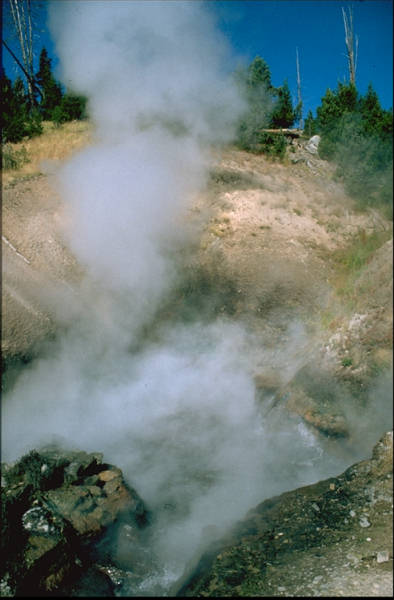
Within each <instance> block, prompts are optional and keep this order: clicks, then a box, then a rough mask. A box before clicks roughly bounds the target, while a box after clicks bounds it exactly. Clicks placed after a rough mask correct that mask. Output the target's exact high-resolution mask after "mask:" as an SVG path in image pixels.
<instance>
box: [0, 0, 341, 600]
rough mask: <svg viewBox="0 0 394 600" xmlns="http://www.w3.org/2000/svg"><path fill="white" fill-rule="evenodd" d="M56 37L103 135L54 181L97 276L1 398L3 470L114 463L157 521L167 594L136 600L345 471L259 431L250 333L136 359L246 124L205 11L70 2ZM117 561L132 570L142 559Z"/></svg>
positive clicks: (306, 445) (175, 337) (303, 446)
mask: <svg viewBox="0 0 394 600" xmlns="http://www.w3.org/2000/svg"><path fill="white" fill-rule="evenodd" d="M50 27H51V31H52V33H53V37H54V39H55V41H56V47H57V52H58V55H59V57H60V63H61V77H62V80H63V82H64V83H65V84H66V85H67V87H69V88H71V89H73V90H74V91H76V92H79V93H83V94H85V95H87V96H88V99H89V113H90V115H91V118H92V120H93V122H94V125H95V132H96V133H95V135H96V141H95V144H94V145H93V146H92V147H90V148H88V149H85V150H83V151H82V152H80V153H79V154H78V155H76V156H75V157H74V158H73V159H71V160H70V161H69V162H68V163H67V164H66V165H65V167H64V168H62V170H61V171H60V172H59V185H60V188H61V191H62V194H63V197H64V199H65V202H66V204H67V210H68V213H69V215H68V217H69V218H68V219H67V221H66V223H67V226H66V225H65V236H66V238H67V239H68V242H69V245H70V247H71V249H72V250H73V251H74V253H75V255H76V256H77V258H78V260H79V262H80V263H81V264H82V265H83V266H84V267H85V269H86V273H87V276H86V281H85V283H84V285H83V286H82V288H81V295H80V305H79V306H78V310H77V311H76V312H74V313H73V316H74V322H73V323H72V324H70V327H69V329H68V331H67V334H65V335H64V336H63V337H62V339H60V340H58V342H57V344H56V345H55V346H54V347H53V348H52V349H51V354H50V355H47V356H44V357H42V358H41V359H40V360H37V361H36V362H35V363H34V364H33V366H32V368H31V369H29V370H26V371H25V372H24V373H23V374H22V375H21V376H20V377H19V379H18V381H17V383H16V385H15V387H14V389H13V390H12V392H11V393H10V394H9V397H8V398H7V399H6V402H5V406H4V415H3V423H4V436H3V443H4V459H5V460H7V459H10V458H11V459H12V458H16V457H18V456H20V454H21V453H23V452H25V451H27V450H28V449H30V448H33V447H36V446H38V445H40V444H42V443H48V442H49V441H51V436H55V437H56V438H58V439H61V440H62V442H63V443H65V444H66V445H72V446H76V447H78V448H82V449H86V450H88V451H102V452H104V454H105V457H106V460H108V461H112V462H115V463H116V464H118V465H119V466H120V467H121V468H122V469H123V471H124V473H125V475H126V476H127V478H128V479H129V481H130V482H131V483H132V484H133V485H134V486H135V487H136V489H137V490H138V492H139V493H140V495H141V496H142V497H143V498H144V500H145V501H146V503H147V504H148V507H150V508H151V510H152V511H153V513H154V514H155V515H156V525H155V527H156V528H155V529H154V533H153V535H152V540H153V541H152V543H153V544H154V552H155V554H156V556H157V557H158V562H159V565H160V566H161V569H162V571H161V577H162V579H161V583H159V584H158V587H157V588H155V587H154V585H153V584H147V586H145V588H144V587H143V585H142V584H141V585H142V587H141V591H142V592H144V590H145V593H150V592H152V590H153V589H156V590H158V591H159V592H160V593H162V592H163V590H164V591H165V590H166V589H168V588H167V587H166V586H168V581H170V580H171V579H175V578H176V577H178V576H179V575H181V573H182V569H183V567H184V565H185V563H186V562H187V561H188V560H189V559H190V558H191V556H192V555H193V552H194V551H195V549H196V548H197V547H198V544H199V543H200V542H204V541H205V542H206V541H207V540H208V539H209V534H208V533H207V531H208V530H207V527H208V526H211V525H215V527H216V530H215V532H216V533H215V534H220V533H221V532H222V531H224V530H225V528H226V527H228V526H229V525H230V524H231V523H232V522H234V520H236V519H237V518H240V517H242V515H243V514H244V513H245V511H246V510H247V509H248V508H250V507H251V506H253V505H254V504H256V503H257V502H259V501H261V500H262V499H263V498H264V497H267V496H270V495H273V494H276V493H279V492H281V491H284V490H285V489H289V488H290V487H294V486H296V485H299V484H302V483H308V482H311V481H314V480H316V479H318V478H319V477H321V476H322V475H328V474H331V473H332V472H333V471H334V472H336V470H337V464H336V465H335V467H334V466H333V464H332V463H330V461H329V460H328V459H327V457H325V458H324V460H322V455H323V453H324V449H323V448H322V447H321V446H320V445H319V444H318V443H317V441H316V440H315V439H314V437H313V436H312V435H311V434H309V433H308V432H307V430H306V429H305V428H302V426H301V424H300V423H298V422H297V423H296V424H294V423H290V422H287V421H286V419H284V418H283V417H282V418H281V419H278V420H275V417H273V418H272V419H271V421H270V422H269V424H267V423H264V422H263V421H262V420H261V418H260V416H259V412H258V409H257V406H256V403H255V397H254V386H253V380H252V373H253V369H254V367H255V365H256V362H257V361H261V360H264V349H263V348H262V347H261V344H260V343H259V342H258V341H257V340H255V339H254V338H253V336H251V335H250V334H247V333H246V332H245V331H244V330H243V328H242V327H241V326H240V325H238V324H235V323H230V322H228V321H227V320H225V319H222V320H218V321H217V322H215V323H213V324H209V325H202V324H201V323H198V320H197V317H196V323H194V324H192V325H189V326H186V325H180V324H173V325H172V326H171V327H164V326H163V327H162V328H161V329H160V331H159V333H158V335H157V337H156V339H155V340H147V339H146V340H143V341H142V342H143V343H141V348H140V350H139V352H136V351H135V350H134V352H131V351H130V348H131V347H133V342H135V340H137V339H138V335H139V333H140V331H141V326H142V325H143V324H144V323H148V322H149V320H150V319H151V318H152V316H153V315H154V314H155V311H156V309H157V307H158V306H159V303H160V300H161V299H162V298H163V295H164V294H165V293H166V292H167V291H168V290H169V289H170V288H171V286H172V285H173V284H174V281H175V280H176V277H177V273H176V268H175V263H174V261H173V260H172V257H173V255H174V253H175V252H177V251H179V249H181V248H182V243H183V241H184V240H183V235H182V231H181V230H182V224H183V218H184V216H185V214H186V213H187V209H188V208H189V207H190V205H191V202H192V201H193V197H194V194H195V193H196V192H198V191H199V189H200V188H201V186H202V185H203V184H204V182H205V177H206V167H207V164H208V160H209V154H208V150H207V148H208V145H209V144H210V143H213V142H218V141H219V142H225V141H226V140H228V139H231V135H232V133H233V126H234V120H235V119H236V117H237V116H238V115H239V114H240V111H242V109H243V105H242V101H241V100H240V99H239V97H238V95H237V93H236V91H235V88H234V87H233V85H232V83H231V80H230V78H229V77H228V76H227V75H226V69H225V61H226V57H227V56H228V52H229V50H228V48H227V46H226V44H225V42H224V40H223V39H222V38H221V37H220V35H219V34H218V32H217V31H216V30H215V27H214V22H213V19H212V16H211V14H210V12H209V11H208V10H207V9H206V7H205V6H204V4H201V3H198V2H153V1H152V2H138V1H133V2H124V1H122V2H115V1H111V2H93V1H89V2H81V1H78V2H72V1H65V2H62V1H59V0H57V1H56V2H54V3H53V4H52V5H51V7H50ZM297 335H298V334H297ZM140 342H141V340H140ZM295 342H296V340H295ZM288 347H289V346H288ZM166 506H172V507H173V512H172V514H171V518H169V516H168V513H167V512H166V510H165V507H166ZM203 532H205V533H203ZM122 551H123V552H125V554H126V562H127V554H128V551H130V555H131V556H132V548H128V547H126V549H124V548H123V550H122ZM130 560H131V558H130ZM149 586H150V587H149ZM127 591H128V590H126V593H127ZM134 593H135V590H134Z"/></svg>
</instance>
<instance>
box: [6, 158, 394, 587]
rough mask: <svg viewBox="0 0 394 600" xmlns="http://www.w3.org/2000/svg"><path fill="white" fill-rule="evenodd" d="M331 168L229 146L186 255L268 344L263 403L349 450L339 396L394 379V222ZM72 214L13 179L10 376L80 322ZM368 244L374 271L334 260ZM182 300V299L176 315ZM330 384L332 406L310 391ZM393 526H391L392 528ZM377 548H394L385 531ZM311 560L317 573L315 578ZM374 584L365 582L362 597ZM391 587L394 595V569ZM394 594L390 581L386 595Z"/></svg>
mask: <svg viewBox="0 0 394 600" xmlns="http://www.w3.org/2000/svg"><path fill="white" fill-rule="evenodd" d="M333 170H334V169H333V167H331V166H330V165H329V164H328V163H326V162H324V161H320V160H318V159H317V158H313V161H309V163H307V162H299V163H297V164H292V163H291V162H290V161H289V160H288V161H287V162H286V164H280V163H274V162H272V161H269V160H267V159H265V158H264V157H262V156H256V155H252V154H248V153H246V152H241V151H238V150H235V149H231V148H229V149H227V150H225V151H224V152H222V153H221V154H220V156H219V155H218V156H216V157H215V158H214V160H213V163H212V169H211V175H210V179H209V183H208V185H207V188H206V189H205V190H204V191H202V192H201V193H200V194H199V196H198V197H197V198H196V201H195V204H194V206H193V208H192V210H191V211H190V213H189V215H188V217H187V218H188V220H189V223H193V222H194V223H196V225H197V226H198V227H199V228H200V229H199V231H200V237H199V243H198V245H197V248H195V249H194V253H192V254H190V253H187V252H186V253H185V265H184V270H185V273H188V272H191V271H192V272H196V270H197V271H198V272H199V277H200V278H201V276H203V280H204V286H205V287H204V289H203V288H201V289H200V290H199V293H200V295H204V293H205V291H204V290H208V291H209V293H212V295H213V296H214V297H215V302H214V303H213V304H212V306H213V309H212V310H213V311H214V312H216V313H222V314H224V315H228V316H230V317H231V318H236V319H238V320H240V321H241V322H242V323H243V324H244V325H245V327H246V328H248V329H250V330H251V331H253V332H254V333H255V334H256V335H257V336H261V337H260V339H261V344H262V345H264V346H265V347H266V348H267V353H266V355H265V357H266V361H265V363H264V364H262V365H257V366H256V367H255V373H254V375H255V382H256V390H257V393H258V397H259V399H260V400H261V402H262V403H263V404H264V403H266V405H267V408H269V409H271V408H272V406H273V405H275V403H276V404H278V403H279V404H280V403H282V404H283V403H285V405H286V407H287V409H288V410H289V411H290V412H293V413H295V414H296V415H298V416H299V417H301V418H303V419H304V421H305V423H306V424H307V425H308V426H311V427H313V428H315V429H316V430H317V431H319V432H320V433H321V434H322V435H328V436H339V437H341V436H342V437H343V438H344V439H350V440H352V436H353V441H354V436H357V435H359V432H360V430H359V429H357V428H356V429H355V428H354V427H353V428H352V423H350V422H348V420H347V415H346V414H345V412H346V411H345V412H343V410H341V406H337V404H336V403H335V393H336V390H337V389H339V388H338V387H335V386H337V385H340V386H342V385H343V386H345V388H346V390H348V391H349V393H354V391H355V390H356V392H357V393H360V394H361V396H362V393H363V390H368V386H369V385H370V383H371V382H372V381H374V378H375V377H376V376H377V375H379V374H382V373H387V372H389V371H390V368H392V223H390V222H388V221H386V220H385V219H384V218H383V217H382V216H380V214H379V213H378V212H377V211H374V210H370V211H366V212H359V211H357V210H356V208H355V205H354V202H353V201H352V200H351V199H350V198H349V197H347V196H346V194H345V193H344V191H343V189H342V187H341V185H340V184H339V183H338V182H336V181H335V180H334V178H333ZM63 208H64V207H63V200H62V198H61V197H59V195H58V193H57V191H56V183H55V179H54V178H53V177H52V176H45V175H37V176H32V177H29V178H25V179H21V180H19V181H17V180H15V181H14V182H12V183H9V184H8V185H6V186H5V187H4V189H3V215H2V218H3V228H2V234H3V239H2V249H3V280H2V283H3V287H2V292H3V293H2V348H3V359H4V361H5V365H6V366H7V364H8V362H12V361H13V360H14V359H16V358H18V357H19V358H21V357H24V358H25V359H28V358H29V357H31V356H33V355H34V353H36V352H39V345H40V342H42V341H44V340H45V339H46V338H47V336H48V335H49V336H53V335H56V332H57V330H58V329H59V328H62V327H64V326H66V325H67V323H69V322H70V320H72V318H73V306H74V305H76V304H77V303H78V288H79V285H80V283H81V281H82V279H83V270H82V268H81V266H80V265H78V263H77V261H76V260H75V258H74V257H73V256H72V253H71V252H70V250H69V249H68V248H67V245H66V243H65V240H64V239H63V237H62V222H63V219H64V218H65V217H64V211H63ZM372 238H373V239H375V240H378V241H377V243H376V244H375V245H376V249H375V250H373V251H371V252H370V254H369V256H368V258H367V260H365V261H364V262H362V263H360V265H358V266H357V265H356V266H357V268H356V267H355V268H350V269H347V270H346V269H345V270H344V269H343V268H342V267H343V261H342V262H341V261H338V256H342V258H343V257H345V258H346V257H347V256H350V255H351V252H350V250H351V249H352V248H354V245H355V243H356V242H357V244H358V246H357V247H359V246H360V244H361V248H363V244H364V246H365V247H367V245H368V243H369V240H370V239H372ZM341 253H342V254H341ZM345 262H346V261H345ZM186 263H187V264H186ZM191 267H192V268H191ZM197 285H198V280H197ZM182 299H183V296H182V295H179V297H177V298H175V300H176V301H175V302H174V303H173V306H172V310H173V311H174V310H175V311H176V310H177V307H182V301H183V300H182ZM164 312H165V311H164ZM170 312H171V311H170ZM172 316H174V315H172ZM162 318H163V317H162ZM289 323H291V324H292V327H293V330H292V331H293V334H291V335H289ZM294 340H296V342H297V343H296V344H295V345H294ZM279 347H280V348H281V349H282V352H281V357H282V358H281V359H280V360H279V359H278V353H277V349H278V348H279ZM283 350H284V351H283ZM286 356H288V357H289V360H288V361H287V360H286V358H285V359H283V357H286ZM267 357H268V359H267ZM270 357H271V360H270ZM322 373H323V375H322ZM327 373H328V374H329V377H331V378H332V381H333V382H334V383H332V385H333V390H334V392H333V394H332V396H333V398H334V399H333V401H332V402H331V400H330V399H329V400H330V401H327V398H326V397H324V398H321V397H319V393H315V392H316V389H318V388H319V387H323V386H325V382H326V379H324V377H326V374H327ZM319 377H320V378H321V381H320V380H319ZM311 381H312V382H313V383H314V384H315V389H313V386H312V385H311ZM334 384H335V385H334ZM330 385H331V383H330ZM341 389H342V388H341ZM359 408H360V410H361V404H360V406H359ZM389 427H390V424H389V423H388V426H387V428H389ZM376 441H377V440H374V442H375V443H376ZM387 476H388V475H387ZM385 518H386V521H385V523H386V524H387V526H389V524H390V523H391V516H390V515H388V516H386V517H385ZM381 536H382V537H381V539H382V544H383V545H384V549H386V546H387V544H389V540H388V537H387V536H388V530H387V531H385V526H384V524H383V525H382V527H381ZM338 543H339V544H341V543H342V542H341V540H339V542H338ZM382 547H383V546H382ZM378 549H379V548H377V550H378ZM330 551H331V550H330ZM349 560H350V559H349ZM390 560H391V563H392V556H391V558H390ZM315 562H316V561H315ZM315 562H314V563H313V564H314V566H313V569H312V570H311V573H312V574H313V576H314V577H318V576H320V575H319V573H317V570H318V565H317V564H315ZM391 563H390V565H391ZM311 564H312V563H311ZM328 577H329V575H328ZM365 577H367V575H366V574H365V573H364V572H363V573H361V572H360V585H361V583H362V591H363V592H365V590H366V589H367V588H368V581H367V582H365V581H364V579H365ZM385 577H386V575H385ZM388 577H389V580H388V584H390V582H391V581H392V578H391V571H390V573H389V574H388ZM331 580H332V581H333V576H332V577H331ZM331 580H330V581H331ZM275 581H276V580H275ZM319 581H320V580H319ZM374 581H375V582H376V580H374ZM388 584H387V582H386V579H385V585H384V590H386V589H387V585H388ZM338 585H339V584H338ZM340 585H342V584H340ZM371 585H372V583H371ZM235 587H236V586H235ZM328 589H329V591H330V593H333V594H334V595H335V592H337V593H338V594H339V595H340V589H342V590H344V588H343V587H342V588H340V589H339V588H338V589H336V588H335V582H334V583H332V585H331V584H330V585H329V587H328ZM278 590H279V591H281V590H280V587H279V588H278ZM375 591H376V592H377V595H384V594H382V590H380V589H378V588H376V590H372V589H371V594H375ZM205 595H206V594H205ZM323 595H324V594H323Z"/></svg>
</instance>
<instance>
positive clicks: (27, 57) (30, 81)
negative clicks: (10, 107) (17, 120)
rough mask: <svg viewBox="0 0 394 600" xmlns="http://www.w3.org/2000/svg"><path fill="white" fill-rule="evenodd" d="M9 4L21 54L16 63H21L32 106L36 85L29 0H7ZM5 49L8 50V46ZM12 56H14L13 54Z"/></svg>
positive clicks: (34, 101) (34, 102)
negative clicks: (19, 59) (20, 58)
mask: <svg viewBox="0 0 394 600" xmlns="http://www.w3.org/2000/svg"><path fill="white" fill-rule="evenodd" d="M9 6H10V9H11V15H12V21H13V24H14V29H15V32H16V35H17V38H18V42H19V46H20V50H21V55H22V60H21V61H18V64H19V66H20V63H22V64H23V72H24V74H25V76H26V80H27V91H28V96H29V102H30V106H34V105H35V104H36V100H35V95H34V89H35V87H36V85H35V78H34V68H33V24H32V10H31V0H9ZM6 48H7V46H6ZM7 49H8V50H9V48H7ZM13 56H14V58H15V55H13Z"/></svg>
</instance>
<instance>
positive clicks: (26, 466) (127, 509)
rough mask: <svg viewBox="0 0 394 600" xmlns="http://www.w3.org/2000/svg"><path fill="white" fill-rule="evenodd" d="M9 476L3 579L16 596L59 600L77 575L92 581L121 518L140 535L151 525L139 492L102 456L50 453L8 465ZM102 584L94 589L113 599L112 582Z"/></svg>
mask: <svg viewBox="0 0 394 600" xmlns="http://www.w3.org/2000/svg"><path fill="white" fill-rule="evenodd" d="M3 475H4V487H2V490H1V492H2V500H3V501H2V540H1V541H2V548H1V551H2V556H3V560H2V564H1V572H0V579H1V582H2V583H1V587H2V589H3V590H5V591H7V590H10V594H8V595H11V596H12V595H26V594H27V593H29V594H30V595H37V594H43V595H48V594H50V593H52V592H54V591H56V592H58V593H59V594H60V595H61V590H62V586H63V587H65V589H66V588H67V589H71V587H72V582H73V581H74V580H75V578H76V577H78V578H79V579H80V580H81V581H82V579H83V578H84V577H85V575H86V577H85V579H86V581H87V580H90V578H91V577H93V575H92V573H91V572H90V571H87V569H89V568H90V565H91V560H90V558H89V555H90V552H91V550H90V549H91V547H92V545H94V544H97V543H98V542H99V540H100V539H101V538H102V537H103V536H104V534H108V532H109V530H110V528H111V527H115V526H116V525H117V524H118V522H119V521H120V520H122V522H123V521H124V522H125V523H129V524H130V527H132V528H137V529H138V527H140V526H143V525H144V524H145V523H146V521H147V511H146V509H145V506H144V503H143V502H142V500H141V498H140V497H139V496H138V494H137V492H136V491H135V490H134V489H132V488H130V487H129V486H128V485H127V484H126V483H125V481H124V480H123V475H122V471H121V470H120V469H118V468H117V467H115V466H113V465H110V464H106V463H103V462H102V455H101V454H97V453H90V454H88V453H86V452H80V451H63V450H61V449H60V448H58V447H54V446H50V447H45V448H43V449H42V450H40V451H36V450H34V451H32V452H30V453H29V454H27V455H25V456H23V457H22V458H21V459H20V460H19V461H17V462H16V463H15V464H13V465H10V466H7V465H3ZM100 578H101V579H102V580H103V581H102V585H101V588H100V589H101V590H102V592H103V593H102V594H99V593H98V591H97V590H98V588H97V586H96V588H97V589H96V588H94V589H96V592H97V595H107V592H108V590H109V588H111V585H112V584H111V582H110V580H109V579H108V578H107V579H108V581H106V582H105V581H104V579H103V578H105V577H104V575H103V574H101V575H100ZM85 583H86V582H85ZM85 583H84V586H85V587H86V585H85ZM70 586H71V587H70ZM108 586H109V587H108ZM99 587H100V586H99ZM111 589H112V588H111ZM104 592H105V593H104ZM74 595H75V594H74ZM77 595H78V594H77ZM93 595H96V594H93ZM111 595H112V594H111Z"/></svg>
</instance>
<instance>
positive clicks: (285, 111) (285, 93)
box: [271, 80, 296, 129]
mask: <svg viewBox="0 0 394 600" xmlns="http://www.w3.org/2000/svg"><path fill="white" fill-rule="evenodd" d="M277 96H278V101H277V104H276V106H275V109H274V112H273V114H272V116H271V125H272V127H275V128H283V129H285V128H287V127H290V126H291V125H293V124H294V121H295V119H296V113H295V110H294V108H293V103H292V100H291V94H290V89H289V84H288V83H287V80H285V81H284V83H283V85H282V86H281V87H280V88H278V89H277Z"/></svg>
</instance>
